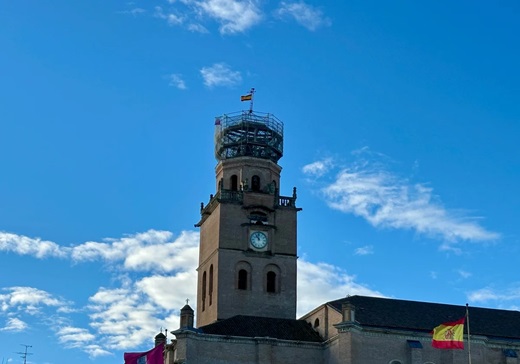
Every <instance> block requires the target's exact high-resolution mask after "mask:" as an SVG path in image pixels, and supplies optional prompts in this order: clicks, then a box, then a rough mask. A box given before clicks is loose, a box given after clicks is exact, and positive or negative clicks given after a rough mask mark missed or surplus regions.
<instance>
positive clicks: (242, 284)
mask: <svg viewBox="0 0 520 364" xmlns="http://www.w3.org/2000/svg"><path fill="white" fill-rule="evenodd" d="M238 289H242V290H246V289H247V271H246V270H245V269H240V270H239V271H238Z"/></svg>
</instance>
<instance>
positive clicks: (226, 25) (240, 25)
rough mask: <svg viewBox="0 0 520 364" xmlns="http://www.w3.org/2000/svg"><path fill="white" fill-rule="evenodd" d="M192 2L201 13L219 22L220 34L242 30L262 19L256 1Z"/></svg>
mask: <svg viewBox="0 0 520 364" xmlns="http://www.w3.org/2000/svg"><path fill="white" fill-rule="evenodd" d="M194 3H195V4H196V6H197V7H198V8H199V9H200V10H201V11H202V12H203V13H205V14H206V15H208V16H209V17H211V18H213V19H215V20H217V21H218V22H219V23H220V27H219V30H220V33H222V34H233V33H239V32H244V31H245V30H247V29H249V28H251V27H252V26H253V25H255V24H257V23H259V22H260V20H261V19H262V15H261V12H260V9H259V8H258V6H257V5H256V1H251V0H245V1H238V0H203V1H196V2H194Z"/></svg>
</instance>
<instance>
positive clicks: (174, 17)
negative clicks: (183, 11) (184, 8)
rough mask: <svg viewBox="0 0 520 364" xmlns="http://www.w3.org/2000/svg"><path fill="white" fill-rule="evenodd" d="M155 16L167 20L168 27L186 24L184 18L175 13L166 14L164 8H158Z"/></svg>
mask: <svg viewBox="0 0 520 364" xmlns="http://www.w3.org/2000/svg"><path fill="white" fill-rule="evenodd" d="M154 16H155V17H156V18H159V19H163V20H166V22H167V23H168V25H171V26H173V25H181V24H183V23H184V16H182V15H179V14H176V13H174V12H173V11H170V12H165V11H164V10H163V8H162V7H160V6H156V7H155V13H154Z"/></svg>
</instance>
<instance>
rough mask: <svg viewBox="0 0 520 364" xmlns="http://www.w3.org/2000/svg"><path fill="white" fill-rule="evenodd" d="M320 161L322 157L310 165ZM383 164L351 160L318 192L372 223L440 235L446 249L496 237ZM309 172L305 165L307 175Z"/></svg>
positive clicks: (426, 188)
mask: <svg viewBox="0 0 520 364" xmlns="http://www.w3.org/2000/svg"><path fill="white" fill-rule="evenodd" d="M358 157H359V156H358ZM320 163H324V162H323V161H318V162H313V163H311V164H309V165H311V166H312V165H320ZM329 163H330V162H329ZM385 167H386V166H384V165H382V164H380V163H371V162H370V161H367V160H358V161H355V162H354V163H352V164H351V165H350V166H346V167H344V168H342V169H340V170H339V171H338V172H336V174H335V176H333V179H332V181H328V182H325V186H324V187H322V188H321V190H320V193H321V196H322V197H323V198H324V199H325V201H326V203H327V204H328V205H329V206H330V207H331V208H332V209H335V210H338V211H342V212H344V213H348V214H353V215H356V216H360V217H362V218H364V219H365V220H366V221H368V222H369V223H370V224H371V225H373V226H375V227H383V228H392V229H410V230H414V231H415V232H417V233H419V234H424V235H426V236H430V237H432V238H436V239H440V240H441V241H442V245H441V249H444V250H455V251H456V250H457V249H456V248H455V247H454V244H455V243H457V242H460V241H472V242H477V241H494V240H497V239H499V238H500V234H498V233H496V232H492V231H489V230H487V229H485V228H484V227H482V226H481V225H480V223H479V221H478V220H479V218H477V217H472V216H469V215H468V214H466V213H463V212H462V211H456V210H449V209H447V208H446V207H444V206H443V205H442V203H441V202H440V199H439V197H438V196H436V195H434V193H433V188H431V187H429V186H427V185H425V184H421V183H411V182H410V181H408V180H407V179H404V178H400V177H399V176H398V175H397V174H394V173H392V172H389V171H387V170H386V169H385ZM324 170H325V169H324ZM313 171H314V170H313V169H312V168H311V169H308V170H305V169H304V172H306V174H307V175H308V176H312V172H313ZM318 175H319V174H318ZM327 177H328V176H327Z"/></svg>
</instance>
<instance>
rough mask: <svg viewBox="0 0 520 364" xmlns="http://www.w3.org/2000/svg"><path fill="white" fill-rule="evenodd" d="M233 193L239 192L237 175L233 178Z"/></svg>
mask: <svg viewBox="0 0 520 364" xmlns="http://www.w3.org/2000/svg"><path fill="white" fill-rule="evenodd" d="M231 191H238V177H237V175H236V174H234V175H232V176H231Z"/></svg>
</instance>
